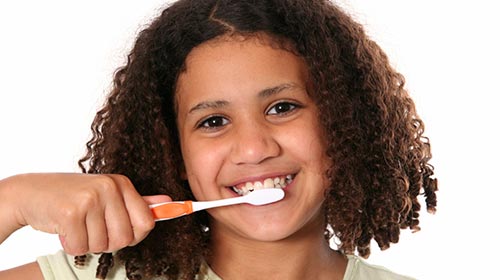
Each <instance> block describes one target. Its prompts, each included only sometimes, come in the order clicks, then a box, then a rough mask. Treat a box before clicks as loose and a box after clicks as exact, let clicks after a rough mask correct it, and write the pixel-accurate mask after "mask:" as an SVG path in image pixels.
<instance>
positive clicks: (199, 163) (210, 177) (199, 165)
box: [182, 141, 223, 196]
mask: <svg viewBox="0 0 500 280" xmlns="http://www.w3.org/2000/svg"><path fill="white" fill-rule="evenodd" d="M185 144H186V145H184V148H183V151H182V153H183V157H184V164H185V167H186V174H187V179H188V181H189V184H190V186H191V189H192V191H193V193H194V194H195V196H197V195H198V194H200V193H201V192H203V189H204V188H206V187H208V186H210V185H214V184H215V183H216V180H217V174H218V171H219V170H220V168H221V164H222V162H223V157H222V151H220V149H217V147H219V146H220V145H209V144H208V143H203V141H196V142H194V141H193V142H191V143H185Z"/></svg>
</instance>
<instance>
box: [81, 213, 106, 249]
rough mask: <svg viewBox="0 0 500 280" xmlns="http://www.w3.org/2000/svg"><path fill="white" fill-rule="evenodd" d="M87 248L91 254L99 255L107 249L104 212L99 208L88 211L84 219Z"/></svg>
mask: <svg viewBox="0 0 500 280" xmlns="http://www.w3.org/2000/svg"><path fill="white" fill-rule="evenodd" d="M86 226H87V234H88V246H89V251H90V252H92V253H101V252H104V251H106V250H107V249H108V231H107V226H106V220H105V217H104V212H103V211H102V210H100V208H98V209H95V210H93V211H89V213H88V214H87V218H86Z"/></svg>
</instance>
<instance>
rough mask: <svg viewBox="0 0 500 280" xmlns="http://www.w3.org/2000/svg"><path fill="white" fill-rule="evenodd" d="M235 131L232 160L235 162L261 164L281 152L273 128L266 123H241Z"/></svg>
mask: <svg viewBox="0 0 500 280" xmlns="http://www.w3.org/2000/svg"><path fill="white" fill-rule="evenodd" d="M233 133H234V136H235V137H234V140H233V148H232V150H231V160H232V162H233V163H235V164H259V163H261V162H263V161H265V160H266V159H269V158H273V157H277V156H278V155H279V154H280V153H281V148H280V145H279V143H278V141H276V139H275V135H274V134H273V129H272V128H270V127H269V126H268V125H266V124H262V123H258V122H252V123H250V124H248V125H239V126H238V127H237V128H236V129H235V131H233Z"/></svg>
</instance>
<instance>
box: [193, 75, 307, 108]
mask: <svg viewBox="0 0 500 280" xmlns="http://www.w3.org/2000/svg"><path fill="white" fill-rule="evenodd" d="M292 88H297V85H295V84H292V83H285V84H281V85H277V86H274V87H269V88H265V89H263V90H261V91H259V93H258V96H259V98H267V97H269V96H273V95H276V94H278V93H280V92H282V91H284V90H287V89H292ZM228 104H229V102H228V101H225V100H213V101H203V102H200V103H198V104H196V105H195V106H194V107H193V108H191V109H190V110H189V114H191V113H193V112H195V111H198V110H204V109H220V108H222V107H224V106H227V105H228Z"/></svg>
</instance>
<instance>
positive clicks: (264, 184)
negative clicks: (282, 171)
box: [232, 175, 293, 195]
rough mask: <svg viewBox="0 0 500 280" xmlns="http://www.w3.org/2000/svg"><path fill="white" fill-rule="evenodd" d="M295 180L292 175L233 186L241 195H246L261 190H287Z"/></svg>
mask: <svg viewBox="0 0 500 280" xmlns="http://www.w3.org/2000/svg"><path fill="white" fill-rule="evenodd" d="M292 180H293V176H292V175H287V176H284V177H276V178H267V179H265V180H264V181H256V182H253V183H252V182H246V183H244V184H239V185H237V186H233V187H232V189H233V190H234V191H235V192H236V193H237V194H239V195H246V194H248V193H249V192H253V191H254V190H260V189H271V188H282V189H283V188H285V187H286V186H287V185H288V184H290V182H291V181H292Z"/></svg>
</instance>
